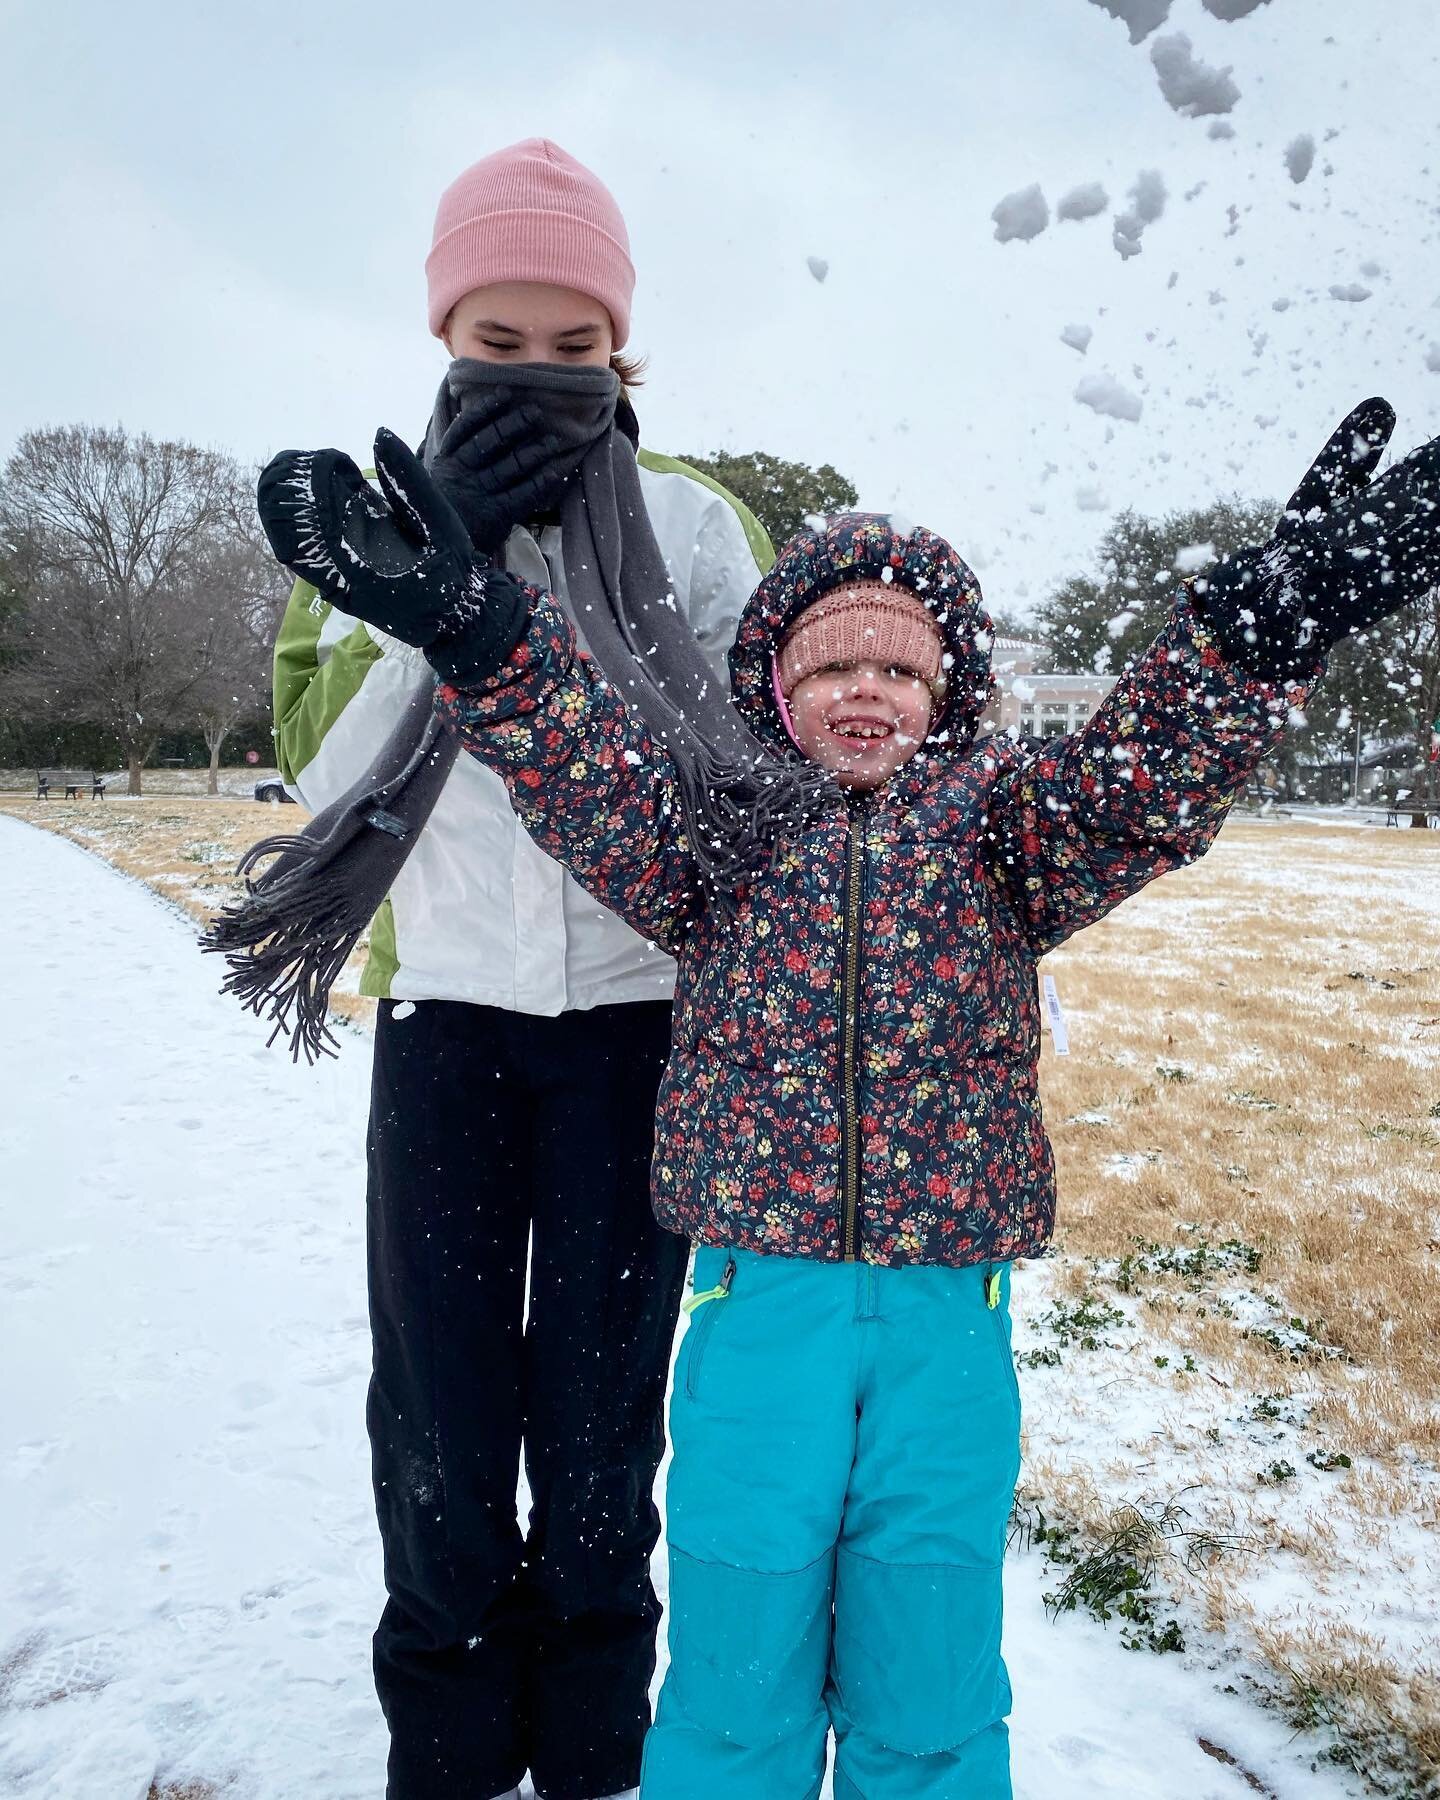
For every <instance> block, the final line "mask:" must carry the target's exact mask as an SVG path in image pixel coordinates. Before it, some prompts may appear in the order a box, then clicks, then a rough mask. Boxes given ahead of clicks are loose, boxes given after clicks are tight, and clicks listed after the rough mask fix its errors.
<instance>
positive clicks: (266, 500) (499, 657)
mask: <svg viewBox="0 0 1440 1800" xmlns="http://www.w3.org/2000/svg"><path fill="white" fill-rule="evenodd" d="M375 474H376V478H377V480H378V481H379V483H380V492H379V493H377V492H376V491H375V489H374V488H373V487H372V486H371V485H370V483H369V482H368V481H366V479H365V477H364V476H363V475H362V474H361V473H360V471H359V469H358V468H356V466H355V464H354V463H353V462H352V461H351V459H350V458H349V457H348V456H345V455H343V454H342V453H341V452H340V451H338V450H313V451H312V450H285V451H282V452H281V454H280V455H279V456H277V457H275V458H274V459H273V460H272V461H271V462H270V463H268V464H267V465H266V467H265V469H264V471H263V473H262V474H261V476H260V481H259V485H258V487H257V489H256V504H257V506H258V508H259V513H260V523H261V524H262V525H263V526H264V529H265V535H266V537H267V538H268V539H269V540H270V548H271V549H272V550H273V551H274V552H275V555H276V556H277V558H278V559H279V560H280V562H282V563H283V564H284V565H285V567H286V568H287V569H290V570H292V571H293V572H294V573H295V574H296V575H298V576H300V577H301V579H302V580H305V581H309V582H311V583H313V584H314V586H315V587H317V588H318V589H319V590H320V592H321V593H322V594H323V595H324V596H325V598H326V599H327V600H332V601H334V602H335V603H336V604H337V605H340V606H341V607H342V608H343V610H344V611H346V612H348V613H352V614H354V616H355V617H356V618H358V619H363V620H364V621H365V623H366V624H367V625H374V626H376V627H378V628H379V629H380V630H381V631H385V632H388V633H389V634H390V636H391V637H396V638H399V639H400V641H401V642H402V643H406V644H413V645H414V646H415V647H416V648H417V649H420V650H423V651H424V652H425V654H426V657H427V658H428V659H429V661H430V663H431V664H432V665H433V667H434V668H435V669H436V671H437V673H438V674H439V675H440V677H441V679H442V680H445V681H448V682H452V683H453V684H454V685H455V686H457V687H467V686H473V685H475V684H476V683H477V682H479V681H483V680H484V679H485V678H486V677H487V676H489V675H493V674H494V673H495V671H496V670H497V669H498V668H499V667H500V665H501V664H502V663H503V662H504V661H505V659H506V657H507V656H508V655H509V654H510V652H511V650H513V649H514V647H515V645H516V644H517V643H518V642H519V640H520V638H521V636H522V635H523V633H524V630H525V623H526V619H527V617H528V614H529V604H528V601H527V598H526V594H525V590H524V588H523V587H522V586H521V584H520V583H519V582H518V581H516V580H515V578H514V576H512V575H511V574H509V573H508V571H506V570H505V569H503V568H499V567H497V566H496V565H495V564H494V563H492V562H491V561H490V559H489V558H488V557H486V556H481V555H478V554H477V553H476V551H475V549H474V547H473V546H472V544H471V541H470V534H469V532H468V531H467V530H466V528H465V525H464V522H463V521H462V520H461V519H460V517H459V515H458V514H457V513H456V512H455V509H454V508H453V507H452V506H451V505H450V503H449V501H448V500H446V499H445V497H444V495H443V494H441V493H440V492H439V490H438V489H437V488H436V486H435V484H434V483H433V482H432V481H431V479H430V477H429V476H428V475H427V474H426V472H425V469H424V468H423V466H422V465H421V463H420V461H419V459H418V458H417V457H416V456H415V455H414V454H413V452H412V451H411V450H410V449H409V448H408V447H407V446H406V445H405V444H404V443H402V442H401V440H400V439H399V438H398V437H396V435H395V434H394V432H392V431H386V430H385V429H384V428H383V427H382V428H381V430H380V431H379V432H378V433H377V435H376V438H375Z"/></svg>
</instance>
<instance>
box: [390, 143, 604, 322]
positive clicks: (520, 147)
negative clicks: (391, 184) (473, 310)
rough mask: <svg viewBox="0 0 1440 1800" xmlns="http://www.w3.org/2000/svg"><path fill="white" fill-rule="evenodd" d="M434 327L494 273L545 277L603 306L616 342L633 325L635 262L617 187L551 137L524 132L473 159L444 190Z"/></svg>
mask: <svg viewBox="0 0 1440 1800" xmlns="http://www.w3.org/2000/svg"><path fill="white" fill-rule="evenodd" d="M425 278H426V280H427V281H428V283H429V286H430V329H431V331H432V332H433V333H434V335H435V336H436V337H439V336H440V335H441V333H442V332H443V331H444V329H445V321H446V319H447V318H448V317H449V316H450V308H451V307H452V306H454V304H455V302H456V301H457V300H459V299H462V298H463V297H464V296H465V295H466V294H468V293H471V292H472V291H473V290H474V289H475V288H478V287H488V286H489V285H490V283H491V282H493V281H544V282H548V283H549V284H550V285H552V286H554V287H567V288H575V289H576V290H577V292H579V293H582V294H588V295H589V296H590V297H591V299H593V300H598V301H599V302H600V303H601V305H602V306H604V307H605V308H606V309H607V310H608V312H609V314H610V318H611V322H612V324H613V325H614V328H615V340H614V348H615V349H617V350H619V349H621V348H622V347H623V345H624V343H625V340H626V339H627V338H628V337H629V335H630V300H631V296H632V295H633V294H634V292H635V271H634V269H633V268H632V267H631V264H630V238H629V235H628V234H627V232H626V230H625V221H624V219H622V218H621V216H620V208H619V207H618V206H617V205H616V204H615V199H614V196H613V195H612V194H611V192H610V190H609V189H608V188H607V187H606V186H605V185H604V183H603V182H601V181H600V180H599V179H598V178H597V177H596V176H594V175H592V174H591V173H590V171H589V170H588V169H587V168H585V167H584V166H583V165H582V164H581V163H578V162H576V160H575V158H574V157H573V156H569V155H567V154H566V152H565V151H563V150H562V149H561V148H560V146H559V145H558V144H552V143H551V142H550V140H549V138H525V139H523V140H522V141H521V142H520V143H518V144H511V145H510V146H509V148H508V149H505V150H497V151H495V152H494V154H493V155H491V156H484V157H482V158H481V159H480V161H479V162H477V163H473V164H472V165H471V166H470V167H469V168H468V169H466V171H465V173H464V174H463V175H460V176H458V177H457V178H456V179H455V180H454V181H452V182H451V184H450V186H449V187H448V188H446V190H445V192H444V193H443V194H442V195H441V196H440V205H439V208H438V209H437V211H436V214H435V238H434V242H433V244H432V245H431V249H430V254H429V256H427V257H426V259H425Z"/></svg>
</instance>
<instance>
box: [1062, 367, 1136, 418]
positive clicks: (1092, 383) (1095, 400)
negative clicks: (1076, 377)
mask: <svg viewBox="0 0 1440 1800" xmlns="http://www.w3.org/2000/svg"><path fill="white" fill-rule="evenodd" d="M1075 398H1076V399H1077V400H1078V401H1079V402H1080V404H1081V405H1082V406H1088V407H1089V408H1090V409H1091V411H1092V412H1097V413H1100V414H1102V415H1103V416H1104V417H1105V418H1107V419H1124V420H1126V421H1127V422H1128V423H1130V424H1131V425H1133V424H1135V423H1136V421H1137V420H1138V419H1139V417H1140V397H1139V395H1138V394H1132V393H1131V392H1130V390H1129V389H1128V388H1123V387H1121V385H1120V383H1119V382H1118V381H1116V379H1115V377H1114V376H1113V375H1086V376H1083V377H1082V378H1081V381H1080V385H1079V386H1078V387H1077V388H1076V389H1075Z"/></svg>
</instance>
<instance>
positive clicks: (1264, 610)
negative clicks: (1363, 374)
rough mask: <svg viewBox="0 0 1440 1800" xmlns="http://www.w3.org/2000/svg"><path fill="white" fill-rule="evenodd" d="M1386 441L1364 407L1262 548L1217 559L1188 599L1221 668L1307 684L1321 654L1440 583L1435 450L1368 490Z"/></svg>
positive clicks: (1383, 411)
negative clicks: (1213, 640)
mask: <svg viewBox="0 0 1440 1800" xmlns="http://www.w3.org/2000/svg"><path fill="white" fill-rule="evenodd" d="M1394 429H1395V411H1394V408H1393V407H1392V406H1391V405H1390V404H1389V402H1388V401H1385V400H1380V399H1373V400H1366V401H1363V402H1362V403H1361V404H1360V405H1359V406H1357V407H1356V408H1355V410H1354V412H1352V413H1351V414H1350V415H1349V417H1348V418H1346V419H1345V420H1344V421H1343V423H1342V424H1341V425H1340V427H1339V429H1338V430H1336V431H1335V432H1334V433H1333V434H1332V436H1331V438H1330V441H1329V442H1328V443H1327V444H1326V446H1325V448H1324V449H1323V450H1322V451H1321V452H1320V454H1319V456H1318V457H1316V459H1315V462H1314V464H1313V465H1312V467H1311V469H1310V472H1309V474H1308V475H1306V477H1305V479H1304V480H1303V481H1302V482H1301V483H1300V486H1299V487H1298V488H1297V489H1296V490H1295V493H1294V494H1293V495H1292V497H1291V500H1290V504H1289V505H1288V506H1287V507H1286V508H1285V511H1284V514H1283V515H1282V516H1281V518H1280V520H1279V522H1278V523H1277V525H1276V527H1275V533H1274V536H1273V537H1272V538H1271V539H1270V542H1269V543H1268V544H1262V545H1260V546H1258V547H1256V548H1251V549H1247V550H1237V551H1236V552H1235V553H1234V554H1233V555H1231V556H1227V557H1226V558H1225V559H1224V561H1223V562H1221V563H1220V564H1219V565H1218V566H1217V567H1216V568H1215V569H1214V570H1213V571H1212V572H1211V574H1210V576H1209V577H1208V579H1207V581H1206V583H1205V586H1204V589H1203V592H1202V591H1201V590H1199V589H1198V588H1197V595H1198V598H1199V604H1200V609H1201V611H1202V612H1203V613H1204V615H1205V617H1206V619H1207V620H1208V621H1209V623H1210V624H1211V626H1212V627H1213V628H1214V630H1215V634H1216V636H1217V637H1218V638H1219V640H1220V645H1221V648H1222V649H1223V651H1224V652H1225V655H1226V656H1227V657H1228V658H1229V660H1230V661H1231V662H1233V663H1235V664H1237V665H1238V666H1239V667H1241V668H1243V669H1246V670H1248V671H1249V672H1250V673H1251V674H1252V675H1256V676H1259V677H1260V679H1261V680H1264V681H1287V680H1294V679H1297V678H1300V677H1302V676H1306V675H1312V674H1314V672H1315V671H1316V669H1317V667H1318V666H1319V662H1320V659H1321V657H1322V656H1323V655H1324V653H1325V652H1326V651H1327V650H1329V649H1330V647H1331V645H1332V644H1336V643H1338V642H1339V641H1340V639H1341V638H1343V637H1348V636H1349V635H1350V634H1351V633H1352V632H1356V631H1363V630H1364V629H1365V628H1366V627H1367V626H1369V625H1373V624H1374V623H1375V622H1376V621H1377V620H1378V619H1383V618H1384V617H1385V615H1386V614H1387V613H1392V612H1395V611H1396V610H1397V609H1398V608H1399V607H1402V606H1404V605H1406V604H1407V603H1408V602H1410V601H1412V600H1418V599H1419V598H1420V597H1421V595H1422V594H1424V593H1426V592H1428V590H1429V589H1430V588H1432V587H1434V586H1435V585H1436V583H1437V582H1440V438H1432V439H1431V441H1430V442H1429V443H1428V444H1422V445H1421V446H1420V448H1419V449H1418V450H1412V451H1411V453H1410V455H1409V456H1407V457H1406V458H1405V459H1404V461H1403V462H1399V463H1396V465H1395V466H1394V468H1392V469H1387V470H1386V472H1385V474H1384V475H1382V476H1381V477H1380V479H1379V480H1378V481H1375V482H1372V481H1371V479H1370V477H1371V476H1372V475H1373V474H1374V472H1375V468H1376V465H1377V464H1378V463H1379V461H1380V458H1381V457H1382V456H1383V455H1384V453H1385V446H1386V444H1387V443H1388V442H1389V441H1390V434H1391V432H1392V431H1393V430H1394Z"/></svg>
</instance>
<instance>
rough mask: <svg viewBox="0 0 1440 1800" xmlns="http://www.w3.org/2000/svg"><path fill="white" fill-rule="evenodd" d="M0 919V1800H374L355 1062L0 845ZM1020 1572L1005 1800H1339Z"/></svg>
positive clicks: (100, 877) (153, 909)
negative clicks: (5, 985)
mask: <svg viewBox="0 0 1440 1800" xmlns="http://www.w3.org/2000/svg"><path fill="white" fill-rule="evenodd" d="M0 918H3V919H4V921H5V924H6V929H7V934H8V936H9V939H10V942H11V943H12V945H14V946H17V947H18V948H17V951H16V952H15V953H14V955H13V957H12V972H11V979H10V992H9V995H8V1002H9V1004H8V1006H7V1009H6V1025H5V1032H4V1041H3V1048H0V1171H3V1175H0V1195H3V1199H0V1231H3V1236H0V1367H3V1369H4V1370H5V1382H4V1399H3V1406H0V1419H3V1431H0V1793H7V1794H18V1795H24V1796H26V1797H27V1800H145V1796H146V1795H147V1793H148V1792H149V1789H150V1786H151V1783H152V1781H154V1780H155V1779H156V1778H157V1777H158V1778H159V1780H160V1782H161V1784H162V1786H163V1783H164V1782H166V1781H174V1782H177V1783H178V1782H181V1781H184V1780H185V1779H187V1778H188V1779H195V1780H206V1781H209V1782H214V1783H216V1784H217V1786H218V1785H221V1784H224V1783H226V1782H233V1786H229V1787H226V1789H225V1791H226V1793H227V1795H233V1796H234V1800H290V1797H291V1796H294V1797H296V1800H298V1797H300V1796H304V1797H305V1800H378V1797H379V1796H380V1795H381V1793H382V1792H383V1786H384V1782H383V1768H384V1748H385V1742H384V1731H383V1727H382V1724H381V1721H380V1717H379V1712H378V1709H377V1707H376V1705H375V1701H374V1697H373V1694H372V1691H371V1688H370V1679H369V1633H370V1629H371V1624H372V1621H373V1618H374V1616H375V1614H376V1613H377V1611H378V1608H379V1604H380V1567H379V1554H378V1546H377V1543H376V1539H375V1534H374V1527H373V1520H372V1515H371V1510H370V1494H369V1468H368V1458H367V1453H366V1446H365V1439H364V1430H363V1401H364V1385H365V1379H366V1374H367V1369H368V1354H369V1346H368V1338H367V1333H366V1325H365V1290H364V1269H363V1241H362V1230H361V1225H362V1207H363V1156H362V1145H363V1123H364V1115H365V1105H366V1086H367V1074H368V1070H367V1064H368V1057H367V1055H366V1050H365V1046H364V1044H363V1043H362V1042H360V1041H359V1040H347V1041H346V1042H345V1046H344V1050H343V1053H342V1055H341V1058H340V1060H339V1062H338V1063H335V1064H330V1065H327V1066H326V1067H325V1068H323V1069H319V1070H314V1071H308V1070H304V1069H300V1070H297V1069H294V1068H293V1067H292V1066H291V1065H290V1063H289V1061H288V1059H286V1058H285V1057H284V1056H283V1055H282V1054H280V1053H278V1052H277V1051H267V1050H266V1049H265V1048H264V1045H263V1036H262V1034H261V1033H259V1032H258V1030H257V1028H256V1026H255V1023H254V1021H253V1020H250V1019H247V1018H245V1017H243V1016H242V1015H241V1013H240V1012H239V1010H238V1009H237V1008H236V1007H235V1006H234V1004H233V1002H230V1001H224V1000H222V999H221V998H220V997H219V996H218V995H217V994H215V993H214V991H213V990H214V988H215V985H216V980H217V972H216V970H215V968H214V967H213V966H212V965H211V964H208V963H206V962H204V961H202V960H201V958H200V957H199V956H198V955H197V953H196V951H195V948H194V943H193V933H192V930H191V928H190V927H189V926H187V925H186V924H185V923H184V922H183V921H182V920H181V919H180V918H178V917H177V916H175V915H174V914H172V913H170V912H168V911H167V910H166V909H165V908H164V907H163V906H162V905H161V904H160V903H159V902H158V901H156V900H155V899H153V898H152V897H151V896H150V895H149V894H148V893H147V892H146V891H145V890H143V889H142V888H141V887H139V886H138V885H136V884H134V883H132V882H129V881H127V880H125V879H124V878H123V877H121V876H119V875H117V874H115V873H114V872H113V871H112V870H111V869H109V868H108V867H107V866H106V865H105V864H103V863H102V862H100V861H99V860H98V859H96V858H93V857H91V856H89V855H88V854H86V853H85V852H83V851H81V850H79V849H77V848H75V847H74V846H73V845H71V844H68V843H66V842H63V841H62V840H60V839H58V838H55V837H52V836H50V835H49V834H47V833H43V832H39V831H35V830H32V829H30V828H28V827H26V826H23V825H19V824H16V823H14V822H13V821H11V820H8V819H4V818H0ZM1037 1568H1038V1565H1037V1563H1036V1562H1035V1561H1034V1560H1033V1559H1021V1560H1019V1561H1017V1562H1016V1563H1015V1564H1014V1565H1013V1566H1012V1568H1011V1571H1010V1578H1009V1608H1010V1612H1009V1626H1008V1641H1007V1650H1008V1654H1009V1658H1010V1666H1011V1671H1012V1675H1013V1677H1014V1680H1015V1686H1016V1690H1017V1709H1016V1714H1015V1720H1014V1727H1015V1737H1016V1756H1015V1762H1016V1777H1017V1782H1016V1791H1017V1795H1018V1796H1019V1800H1060V1797H1061V1796H1064V1800H1120V1797H1122V1796H1123V1797H1124V1800H1243V1797H1244V1796H1247V1795H1253V1793H1254V1791H1255V1790H1254V1789H1253V1788H1252V1787H1251V1786H1250V1785H1248V1784H1247V1783H1246V1782H1245V1781H1244V1780H1242V1778H1241V1777H1240V1776H1239V1775H1238V1774H1236V1773H1235V1772H1234V1771H1233V1770H1232V1769H1230V1768H1227V1767H1226V1766H1224V1765H1222V1764H1221V1763H1219V1762H1217V1761H1215V1760H1213V1759H1212V1758H1211V1757H1209V1756H1207V1755H1206V1754H1204V1753H1203V1752H1202V1751H1201V1750H1200V1749H1199V1747H1198V1745H1197V1742H1196V1739H1197V1737H1200V1736H1203V1737H1205V1738H1207V1739H1209V1740H1211V1741H1212V1742H1214V1743H1218V1744H1221V1745H1224V1746H1225V1747H1226V1748H1227V1749H1229V1750H1230V1751H1231V1752H1233V1753H1234V1754H1235V1755H1236V1756H1237V1757H1238V1758H1239V1759H1240V1760H1241V1761H1242V1762H1243V1763H1245V1764H1246V1765H1247V1766H1248V1767H1249V1768H1250V1769H1252V1770H1254V1771H1255V1773H1256V1774H1257V1775H1258V1776H1261V1777H1263V1778H1264V1780H1265V1782H1266V1783H1267V1784H1268V1785H1269V1786H1270V1787H1271V1788H1273V1789H1274V1791H1275V1793H1276V1795H1278V1796H1279V1800H1301V1797H1302V1796H1304V1800H1319V1797H1321V1796H1325V1795H1335V1796H1339V1795H1345V1794H1349V1793H1351V1792H1353V1790H1352V1789H1351V1788H1350V1787H1349V1786H1348V1785H1346V1784H1345V1783H1343V1782H1342V1781H1341V1780H1340V1779H1339V1778H1338V1777H1336V1776H1330V1775H1324V1774H1317V1773H1315V1772H1312V1771H1311V1770H1310V1769H1309V1768H1308V1766H1306V1765H1305V1764H1303V1763H1302V1762H1301V1761H1300V1760H1299V1759H1298V1757H1297V1756H1296V1755H1295V1753H1294V1751H1293V1750H1292V1749H1290V1748H1288V1747H1287V1742H1286V1733H1285V1731H1284V1728H1283V1727H1282V1726H1281V1725H1280V1724H1279V1723H1278V1722H1276V1721H1274V1720H1271V1719H1269V1718H1266V1717H1262V1716H1261V1715H1258V1714H1256V1713H1254V1712H1252V1711H1251V1710H1250V1709H1249V1708H1247V1707H1246V1706H1244V1705H1243V1704H1242V1703H1241V1702H1240V1701H1238V1700H1236V1699H1234V1698H1227V1697H1225V1696H1222V1695H1219V1694H1217V1693H1215V1692H1214V1691H1213V1690H1212V1688H1211V1685H1210V1683H1209V1681H1208V1680H1207V1678H1206V1677H1204V1676H1203V1675H1202V1674H1198V1673H1196V1672H1193V1671H1190V1670H1187V1669H1185V1668H1184V1667H1182V1666H1180V1665H1179V1663H1178V1662H1177V1660H1176V1659H1174V1658H1168V1659H1165V1658H1155V1657H1150V1656H1143V1657H1142V1656H1137V1655H1132V1654H1130V1653H1127V1652H1125V1651H1123V1650H1122V1649H1120V1648H1119V1647H1118V1645H1117V1644H1116V1643H1115V1641H1114V1640H1113V1639H1112V1638H1107V1637H1106V1636H1105V1635H1104V1634H1103V1633H1102V1632H1101V1631H1100V1630H1099V1628H1098V1627H1093V1626H1090V1625H1089V1624H1088V1623H1084V1622H1078V1621H1073V1620H1067V1621H1066V1622H1065V1623H1064V1624H1062V1625H1059V1626H1052V1625H1050V1624H1048V1623H1047V1622H1046V1620H1045V1619H1044V1616H1043V1613H1042V1611H1041V1607H1040V1600H1039V1591H1038V1589H1039V1583H1038V1580H1037ZM457 1800H459V1797H458V1796H457ZM697 1800H702V1797H698V1796H697Z"/></svg>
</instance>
